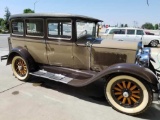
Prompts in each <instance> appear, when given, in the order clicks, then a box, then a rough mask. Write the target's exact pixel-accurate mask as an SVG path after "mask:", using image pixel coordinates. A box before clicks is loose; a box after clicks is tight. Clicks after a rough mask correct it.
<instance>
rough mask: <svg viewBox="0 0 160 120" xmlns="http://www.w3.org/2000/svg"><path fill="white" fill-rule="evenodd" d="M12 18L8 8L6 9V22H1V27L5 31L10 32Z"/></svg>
mask: <svg viewBox="0 0 160 120" xmlns="http://www.w3.org/2000/svg"><path fill="white" fill-rule="evenodd" d="M10 16H11V12H10V11H9V9H8V7H6V8H5V15H4V21H1V25H2V27H3V29H5V30H9V21H8V20H9V17H10Z"/></svg>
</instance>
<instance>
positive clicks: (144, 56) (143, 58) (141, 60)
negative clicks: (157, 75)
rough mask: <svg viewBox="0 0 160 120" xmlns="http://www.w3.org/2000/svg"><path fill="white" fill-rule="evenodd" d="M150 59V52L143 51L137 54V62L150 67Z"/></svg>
mask: <svg viewBox="0 0 160 120" xmlns="http://www.w3.org/2000/svg"><path fill="white" fill-rule="evenodd" d="M149 60H150V54H148V53H143V54H141V55H138V56H137V60H136V64H138V65H140V66H143V67H149Z"/></svg>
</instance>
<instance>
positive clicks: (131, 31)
mask: <svg viewBox="0 0 160 120" xmlns="http://www.w3.org/2000/svg"><path fill="white" fill-rule="evenodd" d="M127 35H135V30H129V29H128V30H127Z"/></svg>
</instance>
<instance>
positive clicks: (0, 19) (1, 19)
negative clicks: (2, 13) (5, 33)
mask: <svg viewBox="0 0 160 120" xmlns="http://www.w3.org/2000/svg"><path fill="white" fill-rule="evenodd" d="M3 21H4V19H3V18H0V26H1V27H2V22H3Z"/></svg>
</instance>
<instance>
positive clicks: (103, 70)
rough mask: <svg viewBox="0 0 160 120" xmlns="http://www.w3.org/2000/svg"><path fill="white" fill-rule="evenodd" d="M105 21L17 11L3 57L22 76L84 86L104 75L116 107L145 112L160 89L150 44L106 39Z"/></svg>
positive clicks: (109, 97) (108, 96)
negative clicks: (101, 30) (103, 33)
mask: <svg viewBox="0 0 160 120" xmlns="http://www.w3.org/2000/svg"><path fill="white" fill-rule="evenodd" d="M99 22H102V21H101V20H99V19H96V18H91V17H87V16H80V15H71V14H38V13H35V14H34V13H32V14H17V15H12V16H11V17H10V19H9V26H10V32H11V33H10V37H9V39H8V44H9V51H10V52H9V55H6V56H2V57H1V60H4V59H7V65H9V64H11V67H12V70H13V73H14V75H15V77H17V78H18V79H19V80H22V81H27V80H29V78H30V77H31V76H38V77H43V78H47V79H50V80H54V81H57V82H62V83H64V84H68V85H71V86H75V87H82V86H86V85H89V84H91V83H93V82H95V81H97V80H100V78H103V79H105V80H106V84H105V85H104V95H105V96H106V99H107V101H108V102H109V103H110V105H111V106H112V107H113V108H114V109H116V110H117V111H120V112H122V113H125V114H128V115H137V114H139V113H142V112H144V111H145V110H146V109H147V108H148V107H149V106H150V105H151V103H152V100H153V92H154V93H158V90H159V87H158V85H159V82H158V79H157V76H156V72H155V69H154V67H153V65H152V64H151V61H154V60H153V59H152V57H151V55H150V48H143V45H142V43H141V42H139V43H137V42H133V43H131V42H125V41H113V40H103V39H101V38H100V37H99V25H98V23H99ZM156 95H158V94H156ZM157 98H158V96H157Z"/></svg>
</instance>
